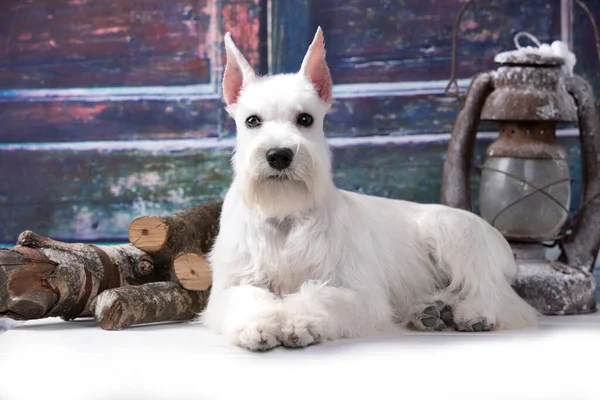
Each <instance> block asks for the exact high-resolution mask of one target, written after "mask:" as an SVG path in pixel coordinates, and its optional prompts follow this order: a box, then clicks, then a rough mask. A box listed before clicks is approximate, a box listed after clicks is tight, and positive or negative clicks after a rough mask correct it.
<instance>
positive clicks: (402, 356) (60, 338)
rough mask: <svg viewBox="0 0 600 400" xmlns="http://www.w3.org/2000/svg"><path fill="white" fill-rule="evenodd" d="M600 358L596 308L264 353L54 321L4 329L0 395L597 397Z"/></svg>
mask: <svg viewBox="0 0 600 400" xmlns="http://www.w3.org/2000/svg"><path fill="white" fill-rule="evenodd" d="M599 361H600V313H596V314H590V315H585V316H570V317H543V318H542V320H541V324H540V326H539V328H537V329H534V330H530V331H523V332H491V333H483V334H482V333H479V334H465V333H456V332H444V333H427V334H421V333H416V332H408V331H401V332H398V334H397V335H392V336H386V337H382V338H377V339H371V340H359V341H342V342H337V343H326V344H321V345H317V346H313V347H310V348H307V349H303V350H287V349H283V348H280V349H276V350H274V351H271V352H267V353H261V354H256V353H251V352H248V351H245V350H243V349H239V348H237V347H233V346H230V345H229V344H227V343H225V342H224V341H223V339H222V338H221V337H218V336H215V335H213V334H211V333H209V332H207V331H206V330H205V329H204V328H203V327H202V326H199V325H191V324H185V323H177V324H164V325H151V326H143V327H134V328H129V329H126V330H123V331H120V332H107V331H102V330H101V329H100V328H98V327H97V326H95V324H94V322H93V321H91V320H82V321H75V322H63V321H61V320H59V319H46V320H41V321H31V322H27V323H25V324H23V325H20V326H18V327H15V328H14V329H12V330H9V331H7V332H6V333H4V334H2V335H0V399H1V400H15V399H26V400H32V399H44V400H46V399H77V400H85V399H102V400H104V399H115V400H116V399H135V400H138V399H139V400H150V399H169V400H179V399H182V400H187V399H221V398H229V399H255V398H260V399H278V400H289V399H311V400H312V399H342V398H343V399H349V398H356V399H384V398H390V399H410V400H412V399H463V400H468V399H486V400H487V399H502V400H518V399H523V400H542V399H543V400H550V399H556V400H559V399H560V400H583V399H600V379H599V375H600V363H599Z"/></svg>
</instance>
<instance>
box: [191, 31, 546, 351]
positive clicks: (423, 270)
mask: <svg viewBox="0 0 600 400" xmlns="http://www.w3.org/2000/svg"><path fill="white" fill-rule="evenodd" d="M319 35H320V36H319ZM225 41H226V48H227V53H228V65H230V66H229V68H231V69H230V71H233V72H235V71H243V73H244V74H243V77H242V76H241V75H238V76H237V77H236V79H238V80H239V81H240V82H241V81H243V85H242V86H240V85H237V86H236V85H235V84H233V85H232V84H231V82H235V80H232V81H228V83H229V85H228V86H227V89H226V90H228V93H227V94H226V95H227V98H228V99H233V100H231V101H230V102H229V104H228V108H227V109H228V112H229V113H230V114H231V115H232V117H234V118H235V121H236V125H237V145H236V149H235V155H234V157H233V167H234V180H233V183H232V185H231V187H230V189H229V191H228V193H227V195H226V197H225V201H224V205H223V211H222V215H221V220H220V224H221V225H220V232H219V235H218V237H217V239H216V242H215V245H214V248H213V250H212V252H211V253H210V257H209V261H210V265H211V268H212V269H213V287H212V293H211V296H210V299H209V303H208V306H207V308H206V310H205V311H204V312H203V314H202V316H201V320H202V321H203V323H204V324H205V325H206V326H208V327H209V328H210V329H212V330H214V331H215V332H218V333H221V334H223V335H225V336H226V337H227V338H228V339H229V340H230V341H231V342H232V343H235V344H237V345H240V346H243V347H246V348H248V349H251V350H266V349H269V348H272V347H275V346H277V345H279V344H283V345H286V346H307V345H310V344H313V343H316V342H319V341H323V340H335V339H340V338H357V337H364V336H367V335H372V334H375V333H378V332H382V331H384V330H387V329H388V328H391V327H392V326H394V324H395V323H407V322H413V323H414V324H415V326H416V327H417V328H421V329H426V328H425V327H424V326H423V325H422V324H421V325H419V323H418V316H419V314H420V313H421V312H422V311H423V309H424V308H426V307H427V306H428V305H431V304H432V303H433V302H435V301H436V300H441V301H443V302H444V303H445V304H448V305H450V306H451V307H452V309H453V312H454V323H455V324H456V326H457V327H458V328H460V329H469V326H470V324H473V323H476V322H478V321H481V322H483V321H485V323H486V324H488V325H490V326H493V329H516V328H524V327H529V326H532V325H534V324H535V322H536V317H537V314H536V312H535V311H534V310H533V309H532V308H531V307H530V306H529V305H527V304H526V303H525V302H524V301H523V300H522V299H521V298H520V297H519V296H518V295H517V294H516V293H515V292H514V291H513V289H512V288H511V286H510V282H511V281H512V279H514V277H515V275H516V272H517V270H516V265H515V262H514V259H513V255H512V251H511V248H510V246H509V245H508V243H507V242H506V240H505V239H504V238H503V237H502V235H501V234H500V233H499V232H498V231H497V230H496V229H494V228H493V227H491V226H490V225H489V224H487V223H486V222H485V221H484V220H482V219H481V218H479V217H477V216H476V215H474V214H472V213H470V212H467V211H462V210H458V209H453V208H449V207H445V206H441V205H422V204H417V203H412V202H407V201H401V200H392V199H385V198H379V197H373V196H366V195H360V194H357V193H351V192H347V191H343V190H339V189H337V188H336V187H335V186H334V184H333V181H332V176H331V153H330V150H329V147H328V146H327V142H326V138H325V135H324V133H323V119H324V117H325V114H326V113H327V111H328V109H329V106H330V104H329V101H327V93H325V94H324V93H323V92H320V93H318V92H317V91H316V90H315V89H314V87H313V84H312V80H313V79H315V74H316V75H319V74H322V73H323V71H325V73H327V74H328V70H327V69H326V66H325V67H323V65H317V66H316V67H314V68H315V69H313V70H312V75H311V74H310V73H308V72H307V71H304V70H303V69H301V70H300V72H299V73H297V74H286V75H275V76H267V77H256V76H254V74H253V73H251V72H249V71H248V68H246V67H245V66H246V65H247V63H246V64H244V63H245V60H243V56H242V55H241V54H240V53H239V51H237V49H236V48H235V45H234V44H233V42H232V41H231V38H230V37H229V35H227V36H226V38H225ZM322 46H323V44H322V33H321V31H320V30H319V31H318V32H317V36H316V37H315V41H314V42H313V45H311V48H310V49H309V53H308V54H307V56H306V58H305V63H303V65H305V64H306V60H307V59H309V57H312V59H311V61H310V62H309V63H308V64H318V57H316V56H315V54H314V53H313V54H311V52H315V51H320V52H321V53H317V55H319V54H322V55H321V58H323V61H322V63H323V64H324V62H325V61H324V50H323V49H322ZM240 57H241V58H240ZM315 60H317V61H315ZM309 68H313V67H310V66H309ZM318 78H319V79H321V80H320V82H321V83H322V82H323V81H324V82H327V76H320V77H318ZM225 79H226V80H228V79H230V78H228V77H227V76H226V77H225ZM224 87H225V85H224ZM322 88H325V89H324V90H325V92H326V91H327V85H326V84H325V85H324V86H322ZM237 90H239V92H237ZM300 112H307V113H309V114H311V115H312V116H313V117H314V124H313V125H312V126H311V127H309V128H305V127H300V126H298V125H296V123H295V120H296V116H297V115H298V113H300ZM252 114H256V115H259V116H260V117H261V119H262V121H263V123H262V125H261V126H260V127H259V128H254V129H249V128H247V127H246V126H245V120H246V118H247V117H248V116H249V115H252ZM272 147H289V148H291V149H292V150H293V151H294V159H293V162H292V165H291V167H290V169H289V170H284V171H283V172H277V171H274V170H272V169H271V168H270V167H269V166H268V164H267V162H266V160H265V152H266V151H267V150H268V149H270V148H272ZM273 174H281V175H285V177H286V178H288V179H286V180H272V179H269V176H272V175H273ZM415 321H417V322H416V323H415Z"/></svg>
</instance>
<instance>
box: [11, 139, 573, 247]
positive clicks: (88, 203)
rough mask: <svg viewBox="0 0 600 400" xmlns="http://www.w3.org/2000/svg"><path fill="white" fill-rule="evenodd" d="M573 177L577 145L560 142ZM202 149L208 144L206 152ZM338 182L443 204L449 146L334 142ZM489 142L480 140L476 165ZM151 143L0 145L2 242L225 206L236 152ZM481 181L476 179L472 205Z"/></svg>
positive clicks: (104, 230)
mask: <svg viewBox="0 0 600 400" xmlns="http://www.w3.org/2000/svg"><path fill="white" fill-rule="evenodd" d="M563 142H564V145H565V146H566V148H567V150H568V153H569V159H570V162H571V167H572V173H573V176H574V178H575V180H576V181H575V183H574V188H575V193H574V196H573V197H574V198H573V201H574V203H573V204H575V205H577V204H578V198H579V197H578V191H579V189H577V188H578V187H579V182H580V169H581V168H580V166H579V165H578V164H577V162H575V160H577V159H578V157H579V152H578V149H577V147H578V141H577V139H576V138H566V139H564V140H563ZM203 143H204V144H203ZM337 143H338V144H336V145H335V146H334V148H333V149H334V180H335V182H336V184H337V185H338V186H339V187H340V188H343V189H347V190H352V191H357V192H361V193H366V194H372V195H377V196H384V197H390V198H396V199H405V200H411V201H417V202H422V203H438V202H439V199H440V181H441V173H442V166H443V162H444V157H445V152H446V147H447V143H446V142H445V141H444V140H441V141H440V140H433V141H432V140H428V139H427V138H426V140H424V141H422V142H419V141H416V142H415V141H413V142H411V141H401V142H396V143H393V142H392V143H386V142H385V141H380V142H372V141H369V140H365V141H362V142H359V143H357V144H353V143H351V142H348V141H341V142H340V141H338V142H337ZM487 144H489V140H487V139H484V140H480V141H479V142H478V144H477V149H476V154H477V157H476V160H475V163H474V165H478V164H481V163H482V161H483V160H482V155H483V154H484V151H485V147H486V146H487ZM213 145H214V146H212V147H211V146H210V145H206V143H205V142H203V141H185V142H179V141H169V142H161V141H147V142H143V143H140V142H123V143H119V142H114V143H112V144H110V145H108V144H104V145H103V144H101V143H96V144H93V145H90V146H84V145H70V144H64V145H48V146H37V147H35V146H21V147H16V146H2V147H0V221H2V224H1V225H0V241H4V242H13V241H14V240H15V239H16V237H17V236H18V234H19V233H20V232H21V231H23V230H26V229H31V230H34V231H36V232H38V233H39V234H42V235H45V236H50V237H54V238H57V239H63V240H112V239H123V238H125V237H126V232H127V227H128V225H129V223H130V222H131V221H132V220H133V219H134V218H135V217H138V216H140V215H166V214H170V213H174V212H177V211H179V210H181V209H183V208H186V207H190V206H192V205H194V204H198V203H201V202H205V201H209V200H214V199H217V198H222V197H223V196H224V194H225V193H226V190H227V187H228V185H229V183H230V181H231V168H230V154H231V150H230V148H228V147H227V145H226V146H224V144H223V143H221V142H218V141H214V142H213ZM477 183H478V179H477V176H476V175H475V176H474V177H473V181H472V186H473V197H474V201H473V203H474V205H475V207H476V206H477V199H476V197H477V196H476V193H477Z"/></svg>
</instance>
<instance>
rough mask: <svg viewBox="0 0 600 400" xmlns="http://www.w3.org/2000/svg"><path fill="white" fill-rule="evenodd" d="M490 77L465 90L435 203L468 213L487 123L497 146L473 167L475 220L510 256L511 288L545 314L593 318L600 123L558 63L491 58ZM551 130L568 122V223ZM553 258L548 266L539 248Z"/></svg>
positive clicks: (582, 89)
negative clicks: (576, 185) (573, 155)
mask: <svg viewBox="0 0 600 400" xmlns="http://www.w3.org/2000/svg"><path fill="white" fill-rule="evenodd" d="M495 61H496V62H497V63H498V64H499V66H498V68H497V69H496V70H494V71H488V72H483V73H480V74H479V75H477V76H475V77H474V78H473V80H472V81H471V84H470V87H469V89H468V91H467V94H466V97H465V99H464V102H463V104H462V108H461V110H460V112H459V114H458V116H457V118H456V121H455V123H454V126H453V131H452V137H451V139H450V143H449V145H448V152H447V157H446V161H445V164H444V175H443V183H442V203H444V204H446V205H450V206H453V207H457V208H463V209H467V210H470V209H471V201H470V196H471V194H470V182H469V181H470V171H471V164H472V158H473V153H474V147H475V140H476V134H477V129H478V125H479V122H480V121H495V122H497V123H498V126H499V135H498V137H497V139H496V140H495V141H494V142H493V143H492V144H491V145H490V146H489V147H488V148H487V151H486V160H485V163H484V165H483V166H482V168H481V179H480V190H479V199H480V201H479V202H480V210H481V216H482V217H483V218H484V219H485V220H487V221H488V222H489V223H490V224H492V225H493V226H494V227H496V228H497V229H498V230H499V231H500V232H501V233H502V234H503V235H504V236H505V237H506V238H507V239H508V241H509V243H510V244H511V247H512V248H513V251H514V254H515V258H516V260H517V264H518V266H519V274H518V277H517V280H516V282H515V283H514V285H513V286H514V288H515V289H516V290H517V292H518V293H519V294H520V295H521V296H522V297H523V298H524V299H525V300H526V301H527V302H529V303H530V304H531V305H532V306H534V307H535V308H537V309H538V310H539V311H540V312H542V313H544V314H576V313H587V312H593V311H595V310H596V297H595V289H596V281H595V279H594V276H593V274H592V270H593V267H594V263H595V260H596V256H597V254H598V251H599V249H600V118H599V115H598V112H597V110H596V105H595V100H594V94H593V91H592V88H591V86H590V84H589V83H588V82H587V81H585V80H584V79H583V78H582V77H580V76H577V75H576V74H573V73H571V72H569V69H568V68H565V65H564V64H565V59H564V58H562V57H556V56H552V55H548V54H540V53H539V52H526V51H519V50H516V51H508V52H504V53H501V54H499V55H497V56H496V59H495ZM558 122H577V124H578V127H579V137H580V143H581V149H582V151H581V159H582V189H581V203H580V206H579V210H578V212H577V214H576V215H575V217H571V215H570V214H569V206H570V202H571V187H570V185H571V177H570V176H569V165H568V163H567V157H566V152H565V150H564V149H563V148H562V147H561V146H560V145H559V143H558V140H557V137H556V127H557V123H558ZM547 242H554V243H557V244H558V246H559V248H560V250H561V254H560V256H559V258H558V259H556V260H552V261H550V260H548V259H547V257H546V251H545V247H544V243H547Z"/></svg>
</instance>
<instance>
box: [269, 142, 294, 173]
mask: <svg viewBox="0 0 600 400" xmlns="http://www.w3.org/2000/svg"><path fill="white" fill-rule="evenodd" d="M266 158H267V163H268V164H269V166H270V167H271V168H274V169H276V170H278V171H283V170H284V169H286V168H288V167H289V166H290V165H291V164H292V161H293V160H294V152H293V151H292V150H291V149H289V148H287V147H277V148H273V149H269V150H268V151H267V154H266Z"/></svg>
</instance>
